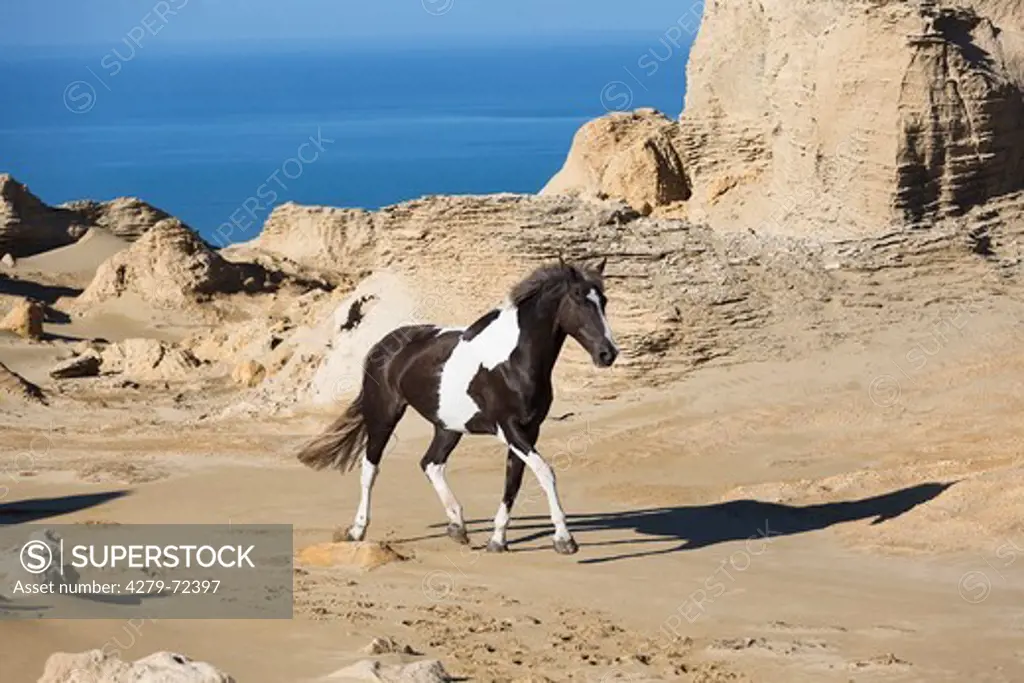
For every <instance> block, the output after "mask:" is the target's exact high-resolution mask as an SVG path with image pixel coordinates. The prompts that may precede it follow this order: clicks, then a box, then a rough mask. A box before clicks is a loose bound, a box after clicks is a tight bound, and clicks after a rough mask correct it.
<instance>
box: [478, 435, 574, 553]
mask: <svg viewBox="0 0 1024 683" xmlns="http://www.w3.org/2000/svg"><path fill="white" fill-rule="evenodd" d="M498 438H499V439H501V440H502V441H503V442H505V443H506V444H507V445H508V447H509V449H510V450H511V451H512V452H513V453H515V454H516V456H517V457H519V459H520V460H522V461H523V462H524V463H526V466H527V467H529V468H530V471H531V472H533V475H534V476H535V477H537V482H538V483H539V484H540V487H541V488H542V489H543V490H544V493H545V495H546V496H547V498H548V508H550V510H551V522H552V524H554V525H555V539H554V544H555V551H556V552H558V553H561V554H562V555H572V554H573V553H575V552H576V551H577V550H579V548H578V546H577V545H576V541H574V540H573V537H572V534H570V533H569V527H568V525H567V524H566V522H565V511H564V510H562V504H561V502H560V501H559V500H558V488H557V486H556V485H555V471H554V470H553V469H551V465H549V464H548V463H547V462H545V460H544V458H542V457H540V453H538V452H537V451H536V450H535V449H534V446H533V443H532V442H531V440H530V439H529V438H528V436H527V434H526V433H525V432H524V431H523V430H521V429H519V428H518V427H517V426H516V425H514V424H505V425H502V426H501V427H499V428H498Z"/></svg>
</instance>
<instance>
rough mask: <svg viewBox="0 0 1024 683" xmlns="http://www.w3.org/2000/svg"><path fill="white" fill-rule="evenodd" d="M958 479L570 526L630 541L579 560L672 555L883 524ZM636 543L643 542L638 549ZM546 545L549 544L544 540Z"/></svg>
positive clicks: (515, 526)
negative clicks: (811, 501) (841, 496)
mask: <svg viewBox="0 0 1024 683" xmlns="http://www.w3.org/2000/svg"><path fill="white" fill-rule="evenodd" d="M954 483H956V482H949V483H935V482H931V483H926V484H918V485H916V486H910V487H907V488H903V489H899V490H896V491H891V492H889V493H884V494H881V495H877V496H871V497H870V498H862V499H860V500H852V501H839V502H831V503H820V504H817V505H805V506H800V505H786V504H783V503H766V502H762V501H757V500H733V501H728V502H724V503H711V504H708V505H682V506H675V507H659V508H649V509H645V510H626V511H621V512H602V513H589V514H570V515H568V518H569V528H570V530H571V531H572V533H573V535H575V536H576V538H577V541H578V542H579V545H580V546H581V547H583V546H588V547H592V548H593V547H602V546H614V547H626V548H630V550H629V551H627V552H620V553H615V554H612V555H609V556H605V557H593V558H588V559H583V560H580V563H581V564H597V563H601V562H612V561H616V560H626V559H631V558H638V557H649V556H652V555H667V554H670V553H676V552H682V551H686V550H696V549H698V548H706V547H708V546H712V545H717V544H719V543H728V542H729V541H744V540H748V539H754V540H758V541H760V540H762V539H764V538H775V537H778V536H792V535H794V534H802V533H807V532H810V531H819V530H821V529H826V528H828V527H830V526H833V525H835V524H842V523H844V522H853V521H858V520H865V519H871V518H874V519H873V521H872V522H871V524H872V525H874V524H882V523H883V522H887V521H889V520H891V519H895V518H897V517H899V516H900V515H903V514H904V513H906V512H909V511H910V510H913V509H914V508H915V507H917V506H918V505H921V504H922V503H927V502H928V501H930V500H933V499H934V498H936V497H937V496H938V495H939V494H941V493H942V492H943V491H945V490H946V489H948V488H949V487H950V486H952V485H953V484H954ZM469 524H471V525H473V526H474V527H475V529H474V530H475V531H478V532H486V531H488V530H489V528H490V525H491V524H492V521H491V520H482V519H481V520H473V521H471V522H469ZM509 530H510V531H512V532H516V531H519V532H522V531H528V532H530V533H528V534H527V535H526V536H521V537H519V538H514V539H513V538H510V539H509V546H510V549H511V550H512V551H513V552H516V551H517V550H518V551H519V552H523V551H532V550H540V549H541V548H540V547H531V548H516V546H522V545H523V544H526V543H530V542H532V541H537V540H540V539H547V538H548V537H550V535H551V521H550V519H549V518H548V517H547V516H539V515H535V516H531V517H519V518H515V517H513V522H512V524H511V525H510V526H509ZM600 531H632V532H633V533H634V534H636V537H633V538H626V539H618V540H609V541H594V542H588V541H587V536H588V534H590V533H593V532H600ZM671 541H679V543H678V544H676V545H674V546H672V547H669V548H659V549H657V550H647V549H645V548H643V545H644V544H647V543H665V542H671ZM635 546H640V547H639V548H636V549H633V547H635ZM543 549H547V546H544V548H543Z"/></svg>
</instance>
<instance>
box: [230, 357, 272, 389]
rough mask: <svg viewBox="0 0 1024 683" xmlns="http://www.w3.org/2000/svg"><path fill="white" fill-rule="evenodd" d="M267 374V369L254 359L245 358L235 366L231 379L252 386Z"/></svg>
mask: <svg viewBox="0 0 1024 683" xmlns="http://www.w3.org/2000/svg"><path fill="white" fill-rule="evenodd" d="M266 376H267V369H266V368H265V367H263V365H261V364H260V363H257V362H256V361H254V360H247V361H244V362H242V363H239V364H238V365H236V366H235V369H234V370H232V371H231V379H232V380H233V381H235V382H236V383H237V384H241V385H242V386H245V387H254V386H256V385H257V384H259V383H260V382H262V381H263V379H264V378H265V377H266Z"/></svg>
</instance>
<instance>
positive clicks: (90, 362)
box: [50, 350, 103, 379]
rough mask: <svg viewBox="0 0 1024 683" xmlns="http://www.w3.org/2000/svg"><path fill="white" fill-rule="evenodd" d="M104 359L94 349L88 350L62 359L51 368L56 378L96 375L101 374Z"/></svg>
mask: <svg viewBox="0 0 1024 683" xmlns="http://www.w3.org/2000/svg"><path fill="white" fill-rule="evenodd" d="M101 365H103V359H102V358H101V357H100V355H99V354H98V353H96V352H95V351H93V350H89V351H86V352H85V353H82V354H80V355H77V356H72V357H71V358H68V359H67V360H64V361H61V362H60V363H58V364H57V365H55V366H54V367H53V369H51V370H50V377H53V378H54V379H71V378H73V377H95V376H96V375H98V374H100V366H101Z"/></svg>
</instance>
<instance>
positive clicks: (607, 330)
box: [587, 289, 619, 353]
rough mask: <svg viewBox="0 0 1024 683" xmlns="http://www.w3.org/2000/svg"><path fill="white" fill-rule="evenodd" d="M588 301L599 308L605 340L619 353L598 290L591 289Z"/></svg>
mask: <svg viewBox="0 0 1024 683" xmlns="http://www.w3.org/2000/svg"><path fill="white" fill-rule="evenodd" d="M587 299H588V300H590V301H591V302H593V304H594V307H595V308H597V314H598V315H599V316H601V324H602V325H604V338H605V339H607V340H608V343H609V344H611V345H612V347H613V348H614V349H615V352H616V353H618V351H619V345H618V344H616V343H615V337H614V336H612V327H611V325H609V324H608V318H606V317H605V315H604V310H603V309H602V308H601V297H599V296H598V295H597V290H596V289H591V290H590V291H589V292H587Z"/></svg>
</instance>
